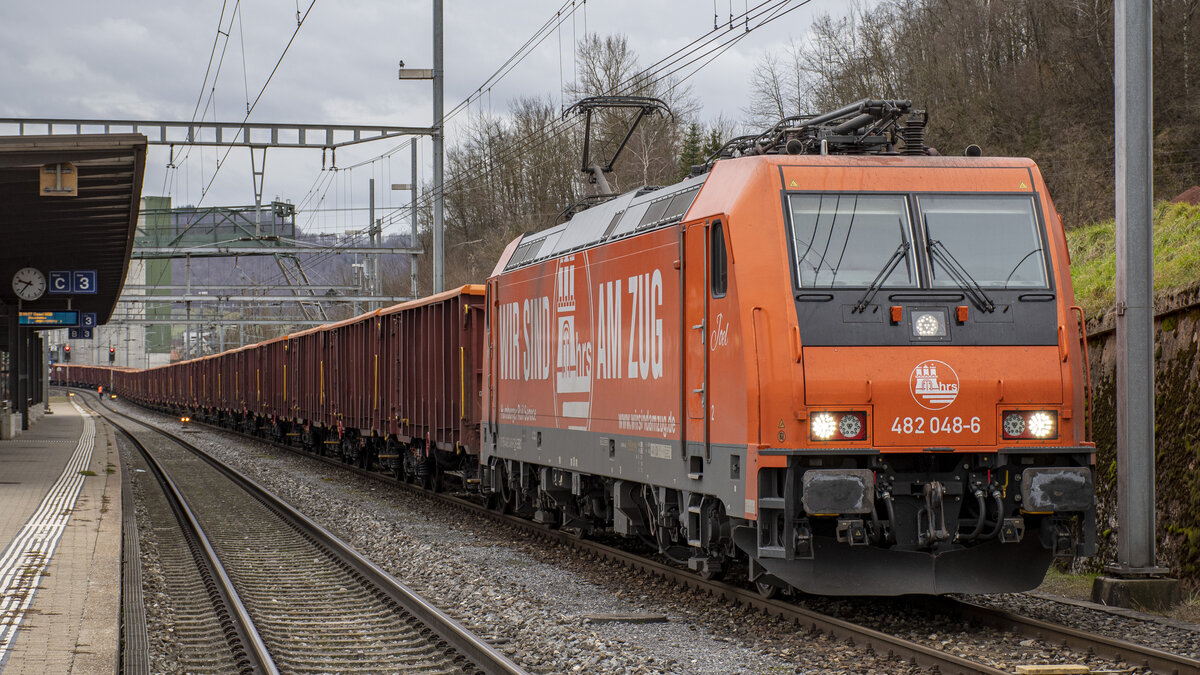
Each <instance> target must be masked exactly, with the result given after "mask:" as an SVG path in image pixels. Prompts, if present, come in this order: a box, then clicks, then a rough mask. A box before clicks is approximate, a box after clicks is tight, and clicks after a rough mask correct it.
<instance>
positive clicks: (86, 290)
mask: <svg viewBox="0 0 1200 675" xmlns="http://www.w3.org/2000/svg"><path fill="white" fill-rule="evenodd" d="M71 292H72V293H76V294H80V295H95V294H96V270H75V271H74V272H72V273H71Z"/></svg>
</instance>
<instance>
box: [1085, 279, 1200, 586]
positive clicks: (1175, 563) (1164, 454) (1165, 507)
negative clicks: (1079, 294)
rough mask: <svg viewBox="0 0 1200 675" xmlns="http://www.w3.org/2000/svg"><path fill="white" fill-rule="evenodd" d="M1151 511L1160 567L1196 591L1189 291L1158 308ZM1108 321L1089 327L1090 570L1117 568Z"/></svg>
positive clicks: (1198, 375) (1199, 461)
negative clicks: (1095, 506)
mask: <svg viewBox="0 0 1200 675" xmlns="http://www.w3.org/2000/svg"><path fill="white" fill-rule="evenodd" d="M1155 305H1156V310H1157V312H1156V313H1157V317H1156V319H1155V331H1154V332H1155V336H1154V339H1155V350H1154V355H1155V364H1156V368H1155V370H1156V372H1155V382H1154V391H1155V397H1154V399H1155V401H1154V426H1155V430H1154V439H1155V440H1154V454H1155V475H1156V480H1155V507H1156V511H1157V527H1158V532H1157V536H1156V541H1157V547H1158V558H1159V563H1160V564H1162V565H1167V566H1169V567H1170V568H1171V573H1172V575H1175V576H1178V577H1179V578H1180V579H1182V580H1183V581H1184V583H1185V584H1186V585H1187V586H1188V587H1189V588H1191V589H1198V588H1200V361H1198V360H1197V358H1196V356H1197V353H1196V352H1197V346H1198V340H1200V338H1198V333H1200V298H1198V297H1197V293H1196V292H1190V293H1185V294H1180V295H1176V296H1172V297H1170V298H1164V299H1162V300H1161V301H1158V302H1156V303H1155ZM1112 322H1113V317H1112V316H1111V315H1109V316H1106V317H1104V319H1103V320H1102V321H1098V322H1095V323H1094V324H1092V325H1090V326H1089V333H1090V334H1091V337H1090V338H1089V351H1090V356H1091V366H1092V391H1093V394H1094V396H1095V400H1094V404H1093V419H1094V425H1093V435H1094V438H1095V441H1096V469H1097V471H1096V474H1097V480H1096V482H1097V485H1096V488H1097V497H1098V500H1099V509H1100V510H1099V513H1098V516H1099V518H1098V522H1099V529H1100V533H1099V534H1100V551H1099V554H1098V555H1097V556H1096V558H1095V559H1093V560H1092V561H1090V565H1091V566H1092V567H1093V568H1095V569H1096V570H1097V571H1099V568H1101V567H1103V566H1104V565H1106V564H1109V563H1111V562H1115V560H1116V552H1117V537H1118V536H1119V530H1120V525H1119V524H1118V523H1117V516H1116V512H1117V455H1116V407H1115V406H1116V402H1115V395H1116V348H1117V341H1116V335H1115V333H1114V332H1113V330H1112Z"/></svg>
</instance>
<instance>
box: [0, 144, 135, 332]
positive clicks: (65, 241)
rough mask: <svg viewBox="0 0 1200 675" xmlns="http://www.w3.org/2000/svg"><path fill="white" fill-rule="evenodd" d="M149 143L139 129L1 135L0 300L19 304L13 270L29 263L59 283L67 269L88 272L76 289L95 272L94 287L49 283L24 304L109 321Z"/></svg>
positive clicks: (27, 307)
mask: <svg viewBox="0 0 1200 675" xmlns="http://www.w3.org/2000/svg"><path fill="white" fill-rule="evenodd" d="M146 146H147V143H146V137H145V136H143V135H142V134H81V135H57V134H56V135H53V136H0V301H3V303H4V304H5V305H7V306H9V307H11V306H14V305H15V304H16V303H17V295H16V293H15V292H14V290H13V275H14V274H15V273H16V272H17V271H18V270H21V269H23V268H25V267H33V268H36V269H38V270H40V271H41V272H42V274H43V275H44V276H45V277H46V278H47V280H48V281H47V283H50V282H51V280H54V279H57V280H58V285H59V287H60V288H61V284H62V279H63V275H62V273H63V272H71V273H75V272H83V273H84V274H83V275H82V276H81V277H78V278H76V277H75V276H74V275H73V276H72V278H71V281H70V283H72V284H75V285H76V286H77V287H78V288H75V291H80V290H87V288H86V287H87V286H88V284H89V282H88V281H87V279H88V273H89V272H94V273H95V274H94V279H95V282H94V284H95V293H87V292H68V293H53V292H50V291H51V290H56V289H54V288H49V289H47V292H46V293H45V294H44V295H42V296H41V297H40V298H38V299H37V300H33V301H23V302H22V306H21V309H22V310H24V311H35V312H48V311H54V310H67V309H73V310H78V311H80V312H94V313H95V314H96V319H97V324H101V323H105V322H106V321H107V320H108V318H109V316H110V315H111V314H112V311H113V308H114V307H115V306H116V304H117V298H118V297H119V296H120V294H121V286H122V285H123V284H124V281H125V272H126V269H127V267H128V265H129V257H130V251H131V250H132V248H133V235H134V229H135V227H136V226H137V219H138V206H139V203H140V200H141V196H142V177H143V175H144V173H145V168H146ZM51 272H57V273H58V274H55V275H53V276H52V275H51Z"/></svg>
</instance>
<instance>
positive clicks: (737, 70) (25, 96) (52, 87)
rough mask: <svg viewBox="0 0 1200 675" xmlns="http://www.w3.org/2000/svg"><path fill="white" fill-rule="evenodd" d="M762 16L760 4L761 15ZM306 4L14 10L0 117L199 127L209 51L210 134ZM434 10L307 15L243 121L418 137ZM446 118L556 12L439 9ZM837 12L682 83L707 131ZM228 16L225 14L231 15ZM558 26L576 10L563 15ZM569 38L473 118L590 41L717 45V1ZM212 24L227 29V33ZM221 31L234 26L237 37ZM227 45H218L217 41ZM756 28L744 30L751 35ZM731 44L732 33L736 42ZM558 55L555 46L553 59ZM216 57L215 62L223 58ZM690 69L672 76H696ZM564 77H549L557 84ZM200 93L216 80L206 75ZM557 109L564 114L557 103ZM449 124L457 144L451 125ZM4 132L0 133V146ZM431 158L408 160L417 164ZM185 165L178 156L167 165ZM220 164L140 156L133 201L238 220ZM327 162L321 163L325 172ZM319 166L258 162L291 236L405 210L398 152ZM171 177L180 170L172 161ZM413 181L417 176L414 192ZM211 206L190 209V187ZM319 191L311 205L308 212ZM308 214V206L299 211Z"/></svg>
mask: <svg viewBox="0 0 1200 675" xmlns="http://www.w3.org/2000/svg"><path fill="white" fill-rule="evenodd" d="M758 1H761V0H758ZM310 2H312V0H273V1H271V2H264V1H262V0H242V2H241V3H240V5H239V4H238V3H237V0H226V1H225V2H221V1H218V0H202V1H196V0H193V1H192V2H169V1H168V2H163V1H162V0H153V1H152V0H123V1H121V2H95V1H94V0H61V1H60V2H54V3H49V2H8V3H5V7H4V10H3V12H2V13H0V17H2V20H0V64H3V67H2V68H0V91H2V92H4V94H3V96H0V117H6V118H9V117H19V118H71V119H75V118H82V119H138V120H142V119H145V120H165V121H187V120H191V119H193V114H194V112H195V110H196V107H197V100H198V99H199V98H201V92H202V83H203V82H204V78H205V72H206V70H207V69H208V68H209V64H210V59H209V55H210V53H211V52H212V51H213V47H214V42H215V44H216V51H217V55H216V56H215V57H214V58H213V61H212V63H213V65H212V67H213V69H216V68H217V66H218V64H219V68H220V71H219V75H218V76H217V79H216V87H215V92H204V96H205V98H204V101H203V102H202V103H201V104H200V109H201V111H202V112H203V111H204V108H205V105H206V104H209V99H208V95H209V94H210V93H211V95H212V96H211V104H209V106H208V110H207V112H206V113H204V114H203V115H199V114H197V115H196V118H197V119H201V118H202V119H204V120H206V121H221V122H240V121H241V120H242V118H243V117H244V116H245V112H246V105H247V100H250V101H253V100H254V99H255V97H256V96H258V93H259V91H260V90H261V89H263V85H264V83H265V82H266V81H267V78H268V76H269V75H270V74H271V70H272V68H274V67H275V63H276V61H277V60H278V59H279V57H280V54H281V53H283V50H284V48H285V46H286V45H287V43H288V41H289V40H291V39H292V36H293V33H294V31H295V29H296V25H297V13H298V12H299V13H303V12H305V11H306V10H308V9H309V3H310ZM431 4H432V3H431V2H430V1H429V0H393V1H391V2H385V1H384V0H356V1H353V2H351V1H349V0H316V2H313V3H312V7H311V10H310V11H309V13H308V15H307V17H306V19H305V21H304V24H303V26H302V27H301V28H300V30H299V32H298V34H296V36H295V39H294V41H293V43H292V45H291V47H290V48H289V49H288V51H287V54H286V56H285V57H284V58H283V60H282V62H281V63H280V65H279V68H278V71H277V72H276V73H275V75H274V77H273V78H272V79H271V81H270V83H269V85H267V87H266V89H265V91H264V92H263V95H262V98H261V100H260V101H259V102H258V103H257V105H256V107H255V108H254V111H253V114H252V115H251V117H250V121H253V122H260V123H268V122H280V123H309V124H392V125H402V126H410V125H415V126H424V125H428V124H429V123H430V120H431V116H432V113H431V105H432V104H431V100H432V97H431V87H430V85H429V83H428V82H419V81H416V82H400V81H398V80H397V73H396V68H397V63H398V61H399V60H401V59H403V60H404V61H405V65H406V66H407V67H410V68H428V67H431V66H432V51H431V49H432V48H431V44H432V38H431V32H432V29H431V26H432V9H431ZM755 4H756V2H755V1H753V0H743V2H741V3H737V2H733V3H732V5H731V0H719V1H718V2H717V3H716V9H717V13H718V14H719V15H720V16H721V17H722V18H723V19H724V22H725V23H726V24H727V23H728V15H729V14H730V11H731V8H732V12H733V13H734V14H741V13H742V12H744V11H745V10H746V8H747V7H750V8H751V11H752V13H753V5H755ZM445 5H446V7H445V60H446V84H445V98H446V109H447V110H449V109H451V108H453V107H454V106H455V105H457V104H458V103H459V102H460V101H463V100H464V99H466V98H467V97H468V96H469V95H470V94H471V93H472V92H474V91H476V90H477V89H478V88H479V86H480V85H481V84H482V83H484V82H485V81H486V80H487V79H488V77H489V76H490V75H492V73H493V72H495V71H496V70H497V68H499V67H500V66H501V64H502V63H504V61H505V60H507V59H508V58H509V56H511V55H512V54H513V53H514V52H516V51H517V49H518V48H520V47H521V45H522V44H523V43H525V41H526V40H527V39H529V38H530V37H531V36H532V35H533V34H534V33H535V32H536V31H537V29H538V28H539V27H540V26H542V25H543V24H544V23H546V22H547V21H548V20H550V19H551V18H553V17H554V16H555V14H556V12H557V11H558V10H559V9H560V8H561V7H563V0H557V1H547V0H536V1H534V0H526V1H523V2H519V3H511V2H509V3H498V2H485V1H482V0H447V1H446V3H445ZM839 5H840V3H838V2H836V0H812V1H811V2H809V3H807V4H805V3H804V0H793V2H792V3H791V4H790V5H789V7H793V6H794V7H796V9H794V10H793V11H790V12H788V13H787V14H786V15H784V16H782V18H779V19H777V20H775V21H774V22H773V23H771V24H770V25H767V26H764V27H763V28H760V29H756V30H755V31H754V32H752V33H751V34H750V35H749V36H748V37H747V38H745V39H743V40H741V41H740V42H739V43H738V44H736V45H735V46H733V47H732V48H730V49H729V50H728V51H726V52H725V53H723V54H722V55H721V56H720V57H718V58H716V59H715V60H714V61H713V62H712V63H710V64H709V65H707V66H705V67H704V68H703V69H701V70H700V71H699V72H698V73H697V74H696V75H695V76H694V77H692V78H691V80H690V83H691V84H692V86H693V90H694V93H695V94H696V96H697V98H698V99H699V101H700V102H701V104H702V105H703V109H702V111H701V113H700V114H701V117H702V118H703V119H706V120H710V119H713V118H716V117H717V116H718V115H721V114H724V115H725V116H727V117H731V118H734V119H738V118H740V117H741V116H742V113H741V108H742V107H743V105H744V104H743V101H744V100H745V98H746V96H747V87H746V84H745V82H746V80H747V79H748V76H749V73H750V71H751V69H752V67H753V65H754V64H755V63H756V62H757V61H758V60H759V59H760V58H761V57H762V55H763V54H764V53H765V52H767V51H772V50H779V49H781V48H782V47H783V46H784V45H785V44H786V42H787V41H788V40H789V39H792V38H794V39H797V40H802V39H803V38H804V35H805V33H806V32H807V30H808V27H809V26H810V24H811V23H812V22H813V20H814V19H815V18H816V17H817V16H818V15H819V14H821V13H825V12H837V11H838V7H839ZM235 7H237V8H238V12H237V13H235V12H234V8H235ZM566 7H567V10H568V11H570V9H571V3H570V0H567V4H566ZM576 9H577V11H576V12H575V13H574V14H572V15H571V16H572V18H571V19H567V20H566V21H565V22H563V24H562V26H561V28H560V30H558V31H555V32H554V33H552V34H551V35H550V36H549V38H548V39H546V40H545V41H544V42H543V43H542V44H541V46H540V47H538V48H537V49H535V50H534V51H533V52H532V53H531V54H530V55H529V56H527V57H526V58H525V59H524V61H522V62H521V63H520V64H519V65H518V66H517V67H516V68H515V69H514V70H513V71H512V72H511V73H510V74H509V75H507V76H506V77H505V78H504V79H503V80H502V81H500V82H499V83H498V84H496V85H494V86H492V87H491V91H490V94H488V95H485V96H484V97H483V98H482V100H481V101H479V102H477V103H476V104H474V105H475V106H482V107H483V108H484V109H488V108H489V107H490V109H492V110H494V111H497V112H502V111H503V110H504V109H505V107H506V106H507V103H508V101H510V100H511V99H513V98H515V97H517V96H527V95H535V96H552V97H554V99H555V100H556V101H557V100H558V99H559V95H560V91H561V89H560V83H561V82H563V81H564V80H565V81H570V80H571V79H572V70H573V67H574V61H573V58H574V57H573V55H572V54H573V52H572V49H571V44H572V42H573V41H574V40H576V39H579V38H581V37H582V36H583V35H584V32H585V26H586V31H587V32H591V33H598V34H600V35H608V34H615V33H622V34H625V35H626V36H627V37H628V39H629V43H630V45H631V46H632V47H633V48H634V50H635V51H636V52H637V55H638V57H639V62H640V63H641V64H642V65H643V66H647V65H650V64H651V63H654V62H655V61H658V60H659V59H660V58H663V57H665V56H667V55H668V54H670V53H672V52H674V51H675V50H676V49H679V48H680V47H682V46H684V45H686V44H688V43H689V42H691V41H692V40H694V39H696V38H698V37H700V36H702V35H704V34H705V33H707V32H709V31H712V29H713V2H712V1H711V0H700V1H685V0H592V1H591V2H588V3H587V4H586V5H584V3H583V2H582V1H581V0H577V2H576ZM222 12H224V17H225V18H224V20H223V21H221V16H222ZM231 19H232V20H231ZM219 21H221V28H222V30H224V29H226V28H230V27H231V30H230V31H229V37H228V39H226V37H225V36H224V35H218V22H219ZM755 25H756V22H753V21H752V22H751V27H754V26H755ZM737 30H743V27H742V26H741V25H739V27H738V28H737ZM560 44H561V47H560ZM222 51H224V58H223V59H221V58H220V57H221V52H222ZM691 70H692V68H688V69H686V70H685V71H684V72H690V71H691ZM560 73H561V75H560ZM209 79H210V85H209V86H210V87H211V80H212V74H211V73H210V75H209ZM568 103H569V101H568ZM462 119H463V116H460V117H459V118H458V119H457V120H454V121H453V122H452V123H451V125H450V130H449V133H450V136H451V139H453V132H454V124H455V123H458V122H461V121H462ZM12 133H15V128H14V127H12V126H10V125H9V126H6V125H0V135H5V134H12ZM395 145H396V143H394V142H387V141H382V142H377V143H372V144H367V145H364V146H359V147H357V148H353V149H350V148H347V149H343V150H341V151H340V152H339V153H338V156H337V163H338V165H339V166H342V167H345V166H349V165H350V164H353V163H355V162H358V161H362V160H365V159H369V158H372V157H375V156H378V155H380V154H382V153H384V152H386V151H387V150H389V149H391V148H393V147H394V146H395ZM428 147H429V146H428V141H425V142H424V143H423V144H422V147H421V148H420V154H421V159H422V163H423V164H427V162H428V155H429V149H428ZM183 152H185V151H184V150H183V149H177V150H176V153H177V154H182V153H183ZM223 154H224V152H223V151H220V152H218V151H216V150H213V149H206V150H204V151H200V150H199V149H195V150H192V151H191V152H190V154H189V155H188V159H187V162H185V163H180V167H179V169H177V170H175V171H169V170H168V169H167V166H166V165H167V163H168V161H169V153H168V150H167V149H166V148H162V147H156V146H152V148H151V152H150V153H149V157H148V160H147V164H146V179H145V183H144V186H143V191H142V192H143V194H144V195H148V196H149V195H164V194H169V195H170V196H171V197H172V198H173V200H174V202H173V203H174V204H175V205H177V206H178V205H183V204H196V203H202V204H204V205H208V206H224V205H245V204H252V203H253V202H254V192H253V187H252V183H251V170H250V161H249V156H248V153H247V152H246V151H245V150H240V149H239V150H235V151H233V152H232V153H230V154H229V156H228V160H227V164H225V166H223V167H222V169H221V171H220V172H219V174H217V176H216V178H215V179H214V177H213V172H214V168H215V166H216V163H217V160H218V158H219V157H220V156H221V155H223ZM327 161H328V159H327ZM321 162H322V158H321V152H320V151H315V150H270V151H268V156H267V164H266V169H267V170H266V176H265V185H264V200H270V199H273V198H275V197H280V198H282V199H286V200H291V201H293V202H296V203H298V204H299V203H302V202H303V203H304V204H305V209H306V211H308V213H307V214H305V215H302V216H301V217H300V219H299V221H298V222H300V224H301V225H308V226H310V227H317V228H319V229H323V230H335V229H336V230H341V229H347V228H352V227H362V226H363V225H364V224H365V223H366V221H367V217H366V213H365V211H347V210H346V209H347V207H355V208H362V207H365V206H366V203H367V181H368V179H370V178H371V177H372V176H374V177H375V178H376V179H377V183H378V185H379V186H380V189H379V190H378V193H379V195H380V196H379V197H378V198H377V199H378V200H379V201H378V205H379V206H380V207H388V206H399V205H401V204H403V203H405V202H406V199H405V198H401V197H400V196H399V195H396V196H393V195H389V194H387V192H388V191H387V190H384V189H382V186H383V185H385V184H389V183H392V182H408V180H409V175H408V173H409V170H408V166H409V162H410V159H409V156H408V153H407V151H405V152H404V153H402V154H400V155H398V156H396V157H394V158H393V159H392V160H390V161H379V162H375V163H373V164H368V165H366V166H363V167H360V168H358V169H355V170H353V171H340V172H338V174H337V175H336V176H326V180H324V181H320V180H319V178H320V176H321V173H322V172H321V166H322V165H321ZM177 163H179V162H178V160H177ZM422 180H424V177H422ZM210 181H211V184H212V188H211V190H210V191H209V192H208V193H207V194H206V195H204V196H203V198H202V197H201V191H202V187H203V186H204V185H206V184H209V183H210ZM314 186H320V187H321V188H322V191H321V195H323V196H324V200H323V201H322V200H321V199H320V195H317V196H312V190H313V188H314ZM306 197H307V199H306Z"/></svg>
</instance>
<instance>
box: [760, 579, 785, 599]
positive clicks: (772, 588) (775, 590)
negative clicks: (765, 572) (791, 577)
mask: <svg viewBox="0 0 1200 675" xmlns="http://www.w3.org/2000/svg"><path fill="white" fill-rule="evenodd" d="M754 590H756V591H758V594H759V595H761V596H762V597H763V598H764V599H766V600H770V599H771V598H774V597H775V596H777V595H779V590H780V589H779V587H778V586H776V585H774V584H768V583H766V582H763V581H756V582H754Z"/></svg>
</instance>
